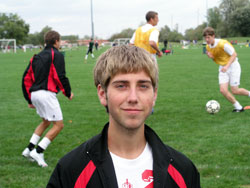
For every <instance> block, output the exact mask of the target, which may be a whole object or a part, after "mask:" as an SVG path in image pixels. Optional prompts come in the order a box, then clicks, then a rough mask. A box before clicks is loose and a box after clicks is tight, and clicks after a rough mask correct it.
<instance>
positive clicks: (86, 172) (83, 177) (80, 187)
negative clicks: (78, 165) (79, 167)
mask: <svg viewBox="0 0 250 188" xmlns="http://www.w3.org/2000/svg"><path fill="white" fill-rule="evenodd" d="M95 169H96V166H95V165H94V163H93V161H89V163H88V164H87V166H86V167H85V168H84V169H83V171H82V173H81V174H80V176H79V177H78V178H77V181H76V183H75V186H74V188H86V187H87V184H88V182H89V180H90V178H91V176H92V175H93V173H94V171H95Z"/></svg>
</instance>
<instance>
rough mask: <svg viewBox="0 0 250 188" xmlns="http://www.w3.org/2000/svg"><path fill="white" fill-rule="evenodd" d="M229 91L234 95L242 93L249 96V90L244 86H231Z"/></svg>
mask: <svg viewBox="0 0 250 188" xmlns="http://www.w3.org/2000/svg"><path fill="white" fill-rule="evenodd" d="M231 91H232V93H233V94H234V95H244V96H249V97H250V92H249V91H248V90H246V89H244V88H239V87H238V86H231Z"/></svg>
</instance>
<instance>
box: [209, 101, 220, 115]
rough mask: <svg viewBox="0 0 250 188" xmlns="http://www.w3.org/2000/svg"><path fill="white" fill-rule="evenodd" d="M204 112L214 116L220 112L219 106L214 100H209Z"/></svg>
mask: <svg viewBox="0 0 250 188" xmlns="http://www.w3.org/2000/svg"><path fill="white" fill-rule="evenodd" d="M206 110H207V112H208V113H209V114H215V113H218V112H219V111H220V104H219V103H218V102H217V101H216V100H210V101H208V102H207V104H206Z"/></svg>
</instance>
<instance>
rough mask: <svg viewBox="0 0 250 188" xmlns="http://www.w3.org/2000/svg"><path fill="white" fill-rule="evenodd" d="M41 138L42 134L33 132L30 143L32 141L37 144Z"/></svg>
mask: <svg viewBox="0 0 250 188" xmlns="http://www.w3.org/2000/svg"><path fill="white" fill-rule="evenodd" d="M39 140H40V136H38V135H37V134H35V133H33V135H32V136H31V138H30V143H32V144H34V145H35V146H36V145H37V143H38V141H39Z"/></svg>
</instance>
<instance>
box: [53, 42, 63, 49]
mask: <svg viewBox="0 0 250 188" xmlns="http://www.w3.org/2000/svg"><path fill="white" fill-rule="evenodd" d="M60 46H61V40H59V41H58V40H56V43H55V44H54V47H55V48H57V49H59V48H60Z"/></svg>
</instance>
